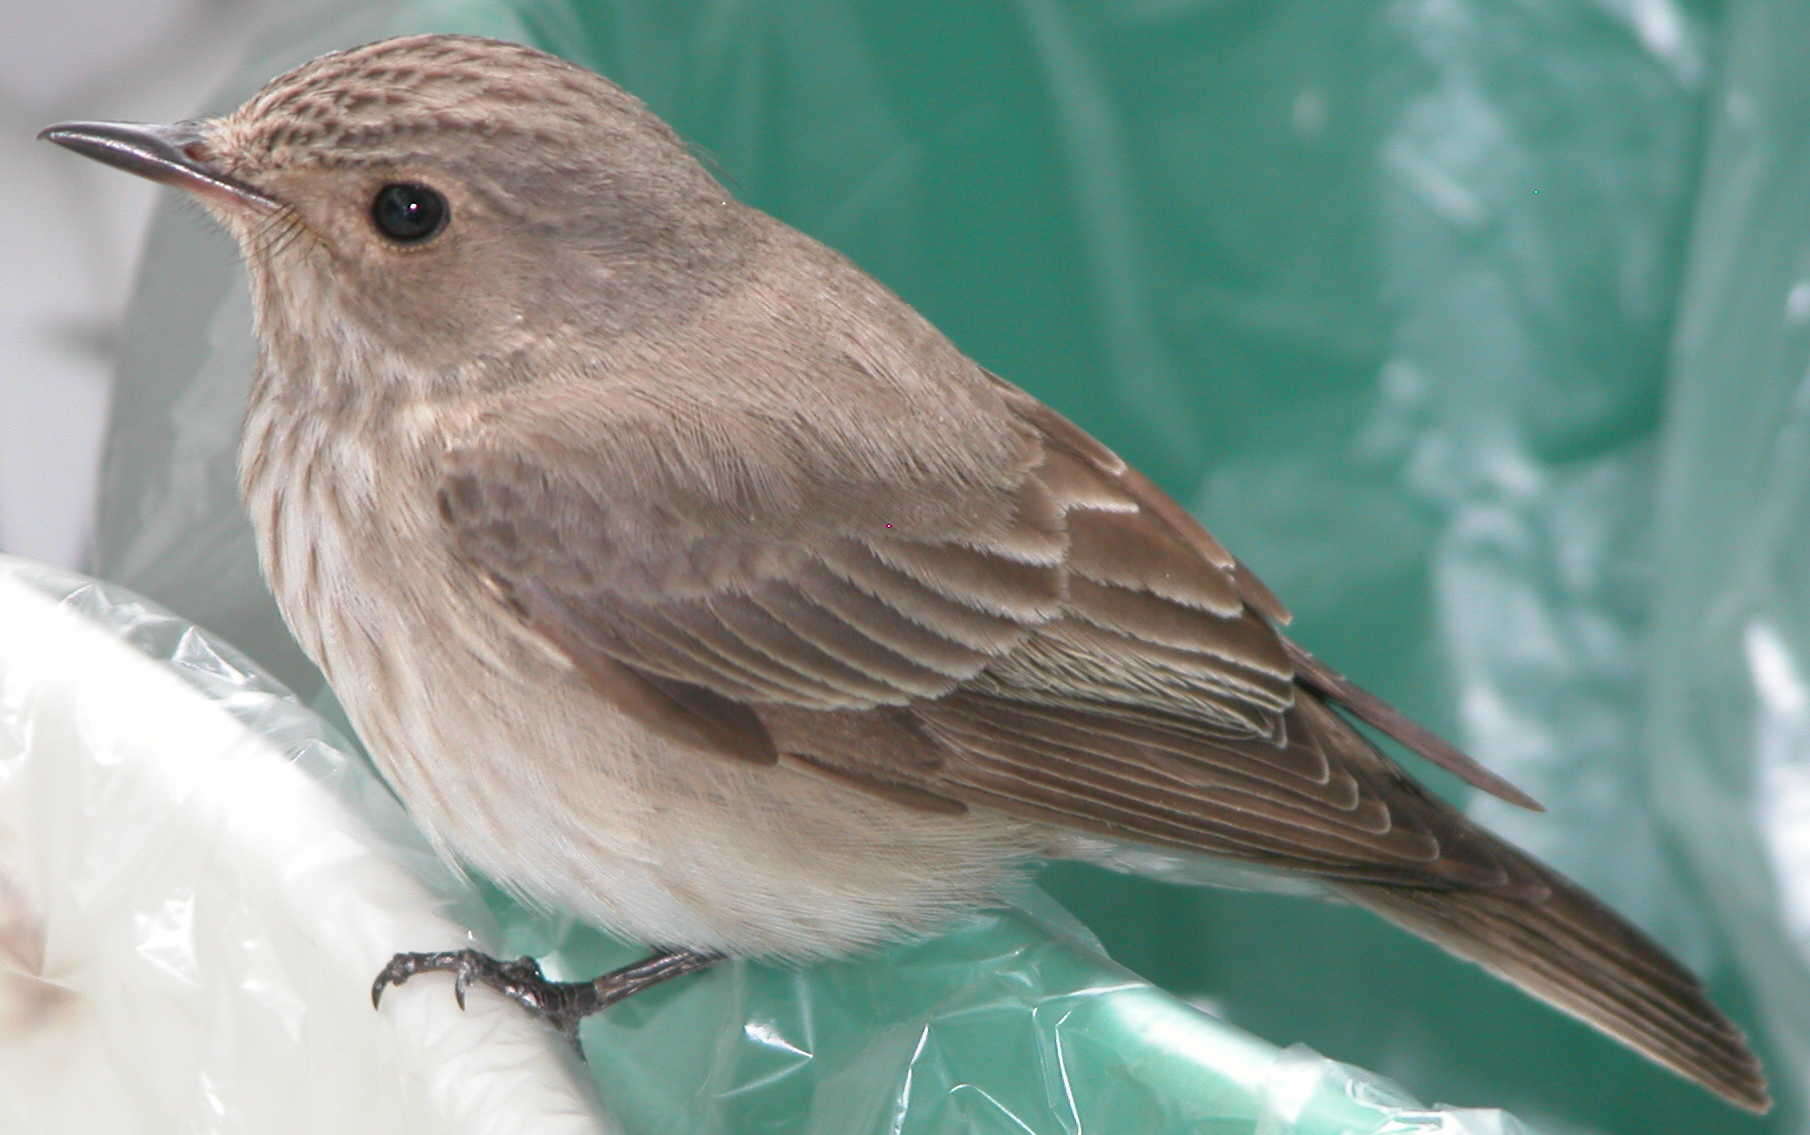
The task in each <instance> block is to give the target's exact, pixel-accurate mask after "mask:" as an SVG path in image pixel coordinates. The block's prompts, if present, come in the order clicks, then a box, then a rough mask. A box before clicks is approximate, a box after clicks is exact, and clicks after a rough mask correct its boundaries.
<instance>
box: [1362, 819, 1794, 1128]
mask: <svg viewBox="0 0 1810 1135" xmlns="http://www.w3.org/2000/svg"><path fill="white" fill-rule="evenodd" d="M1504 848H1505V849H1506V845H1504ZM1511 854H1513V855H1514V857H1515V858H1516V859H1517V860H1519V861H1521V862H1524V863H1525V864H1526V865H1527V866H1528V868H1530V870H1531V871H1532V872H1533V873H1534V874H1536V875H1538V877H1539V878H1541V879H1542V880H1543V881H1545V882H1546V883H1547V884H1548V885H1549V886H1550V887H1551V895H1550V896H1549V897H1547V898H1545V899H1543V900H1529V899H1525V898H1510V897H1504V896H1501V895H1494V894H1489V893H1486V892H1475V891H1459V890H1437V889H1417V888H1407V887H1400V886H1393V887H1392V886H1380V885H1373V884H1366V883H1349V884H1340V885H1339V890H1340V891H1341V892H1343V893H1344V894H1345V895H1346V896H1347V897H1349V898H1350V899H1351V900H1352V901H1353V902H1356V903H1358V904H1359V905H1361V906H1365V907H1368V908H1370V909H1371V910H1373V911H1375V912H1377V913H1378V914H1380V915H1382V916H1383V917H1384V918H1387V919H1389V920H1390V921H1392V922H1395V923H1397V924H1398V925H1400V926H1402V927H1403V928H1405V929H1408V930H1411V931H1413V932H1414V933H1416V934H1418V935H1420V936H1421V937H1423V938H1425V939H1427V940H1428V941H1430V942H1433V943H1436V944H1437V945H1440V946H1442V947H1444V948H1445V949H1447V950H1449V951H1451V952H1452V953H1454V954H1456V955H1458V956H1459V957H1461V958H1467V959H1469V960H1471V961H1474V962H1477V963H1479V964H1481V965H1482V966H1483V967H1484V968H1485V969H1487V970H1489V971H1490V972H1491V973H1493V974H1495V975H1496V976H1498V977H1500V978H1502V979H1504V980H1506V981H1509V982H1512V983H1513V984H1515V985H1517V986H1520V987H1521V988H1522V989H1524V990H1526V991H1527V992H1529V993H1531V994H1533V995H1534V996H1536V997H1539V998H1541V999H1542V1000H1544V1001H1546V1002H1547V1003H1549V1004H1551V1005H1553V1006H1554V1007H1555V1008H1558V1009H1562V1010H1564V1011H1565V1012H1567V1013H1570V1014H1571V1015H1572V1016H1574V1017H1577V1018H1578V1019H1579V1020H1581V1021H1583V1022H1584V1023H1586V1024H1588V1025H1591V1026H1593V1027H1595V1028H1598V1029H1600V1030H1602V1031H1603V1032H1605V1033H1607V1034H1609V1035H1610V1036H1612V1037H1614V1038H1616V1039H1617V1040H1619V1041H1621V1042H1623V1043H1624V1044H1627V1045H1628V1046H1629V1047H1631V1048H1633V1049H1635V1050H1636V1051H1637V1052H1640V1053H1641V1054H1642V1055H1644V1056H1646V1057H1647V1058H1648V1059H1650V1060H1653V1061H1655V1062H1657V1063H1659V1064H1662V1065H1664V1066H1665V1067H1667V1068H1670V1069H1671V1070H1672V1071H1674V1072H1676V1073H1678V1074H1679V1075H1681V1076H1683V1077H1685V1078H1686V1079H1688V1080H1694V1081H1696V1082H1697V1083H1699V1084H1701V1085H1703V1086H1704V1087H1706V1088H1708V1089H1709V1090H1710V1091H1712V1092H1715V1093H1716V1094H1717V1095H1719V1096H1722V1097H1723V1098H1724V1099H1726V1100H1728V1101H1729V1102H1730V1103H1733V1104H1736V1105H1738V1106H1740V1107H1743V1108H1746V1109H1747V1110H1749V1111H1752V1112H1756V1113H1759V1112H1765V1111H1766V1110H1768V1109H1769V1108H1770V1107H1771V1106H1772V1100H1771V1098H1770V1096H1768V1094H1767V1091H1766V1077H1765V1073H1764V1072H1762V1071H1761V1069H1760V1062H1759V1061H1758V1060H1757V1059H1755V1057H1754V1055H1753V1053H1752V1052H1751V1051H1750V1050H1749V1049H1748V1047H1747V1042H1746V1039H1745V1038H1744V1037H1743V1036H1742V1035H1741V1031H1740V1030H1739V1029H1737V1028H1736V1027H1735V1026H1734V1025H1733V1024H1731V1023H1730V1022H1729V1020H1728V1018H1726V1017H1724V1016H1723V1015H1722V1013H1721V1011H1720V1010H1718V1009H1717V1008H1716V1007H1715V1006H1714V1005H1712V1004H1710V1001H1709V998H1708V997H1706V996H1704V993H1703V987H1702V985H1701V984H1699V983H1698V981H1697V979H1696V978H1695V977H1693V976H1691V974H1690V973H1688V972H1687V971H1686V970H1685V969H1684V968H1683V967H1682V966H1680V965H1679V964H1678V963H1677V962H1675V961H1673V960H1672V959H1671V957H1670V956H1669V955H1667V954H1666V952H1665V951H1664V950H1662V949H1660V948H1659V946H1658V945H1656V944H1655V943H1654V942H1653V941H1652V940H1651V939H1649V938H1648V937H1647V936H1646V935H1644V934H1642V933H1641V932H1640V931H1639V930H1636V929H1635V928H1634V927H1633V926H1631V925H1629V924H1628V923H1627V921H1626V920H1624V919H1623V918H1621V916H1619V915H1617V914H1616V913H1615V912H1614V911H1612V910H1610V909H1609V908H1608V907H1606V906H1604V905H1603V904H1602V903H1600V902H1598V901H1597V900H1596V899H1594V898H1592V897H1591V896H1590V895H1589V894H1587V893H1585V892H1584V890H1583V888H1581V887H1579V886H1577V885H1576V884H1575V883H1572V882H1571V881H1570V880H1568V879H1566V878H1564V877H1563V876H1561V875H1559V874H1558V873H1557V872H1555V871H1553V870H1551V869H1550V868H1547V867H1544V866H1542V865H1540V864H1537V863H1535V862H1533V861H1532V860H1531V859H1528V858H1527V857H1526V856H1525V855H1522V854H1521V853H1519V852H1511Z"/></svg>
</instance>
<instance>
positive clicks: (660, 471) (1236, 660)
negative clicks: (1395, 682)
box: [439, 384, 1527, 890]
mask: <svg viewBox="0 0 1810 1135" xmlns="http://www.w3.org/2000/svg"><path fill="white" fill-rule="evenodd" d="M993 395H994V396H995V397H996V398H997V403H996V405H997V410H998V414H999V422H998V423H997V426H996V428H997V429H1000V430H1005V431H1011V432H1012V433H1013V434H1014V436H1015V438H1016V444H1014V445H1013V446H1012V447H1010V448H1009V449H1008V450H1006V453H1007V457H1008V459H1007V460H1004V461H1001V462H999V463H998V464H997V465H996V466H995V467H992V468H986V469H981V470H977V471H974V472H973V473H972V474H971V475H968V476H966V477H965V478H964V480H963V481H962V483H961V484H960V485H959V490H960V491H959V493H958V494H955V495H953V496H952V495H951V494H950V486H948V485H947V484H941V483H938V484H925V485H919V486H915V487H914V486H906V487H905V488H904V489H898V487H897V486H886V485H875V484H872V483H870V482H864V481H862V480H861V479H860V478H859V477H858V476H850V477H845V478H840V479H838V478H832V477H826V476H824V475H823V472H822V470H821V469H816V470H809V471H800V473H799V475H798V476H797V477H795V478H794V479H795V480H799V481H805V482H809V481H810V480H811V478H810V477H808V476H805V475H804V474H805V473H807V472H808V473H814V474H815V477H816V480H815V481H814V483H809V484H807V485H806V487H805V488H803V489H798V490H796V491H791V490H780V489H775V488H773V487H772V486H767V487H765V489H762V488H761V487H760V486H758V485H755V484H754V483H753V482H752V481H751V480H750V479H749V478H748V477H747V476H746V475H740V476H738V475H735V473H734V470H735V469H737V468H741V469H746V468H748V467H749V465H748V463H747V462H745V461H743V462H742V463H741V464H740V465H736V464H734V462H732V461H730V459H729V458H727V457H713V456H710V455H708V454H706V455H701V456H700V455H699V454H697V453H695V452H692V453H689V454H688V460H690V461H691V462H692V464H690V465H684V464H681V463H680V461H679V460H678V459H677V458H675V457H674V454H675V453H678V452H682V451H683V449H684V447H683V445H682V444H681V442H682V441H683V440H684V439H682V438H680V437H664V438H662V437H660V436H659V431H660V430H661V429H662V428H671V427H670V426H669V425H666V424H664V423H662V422H661V421H658V420H651V419H646V418H643V419H639V420H637V421H636V422H635V423H634V428H633V430H632V431H631V430H629V429H626V428H620V427H618V428H613V429H607V430H604V431H602V432H601V434H600V436H602V437H607V438H608V439H609V440H608V441H607V442H601V441H596V442H593V441H588V440H587V439H582V438H571V437H570V436H566V435H562V433H561V423H560V422H557V421H550V420H541V419H539V418H537V417H536V416H535V415H534V413H533V411H532V409H529V408H521V407H517V408H515V409H514V410H513V411H512V412H511V413H510V414H509V415H507V416H506V417H503V418H500V419H498V420H497V421H495V422H493V423H492V424H491V425H490V426H488V427H487V429H486V430H485V431H484V432H483V433H481V434H480V435H479V436H478V438H477V440H475V441H474V442H473V443H472V444H468V445H466V446H463V447H461V448H459V449H457V450H456V451H454V452H453V453H452V454H451V455H450V457H449V459H448V468H447V473H446V476H445V479H444V482H443V485H442V489H441V492H440V497H439V506H440V513H441V516H442V518H443V519H444V521H445V523H446V526H447V533H448V535H449V537H450V539H451V540H452V542H453V545H454V547H455V548H456V549H457V551H458V553H459V554H460V555H461V556H462V557H463V558H464V559H465V560H466V561H467V562H469V563H470V564H471V565H472V566H473V567H474V568H475V569H476V570H478V571H480V572H481V573H482V574H483V576H484V578H485V579H486V580H487V582H488V583H489V584H490V585H491V586H492V587H493V588H494V589H495V590H496V591H497V592H499V593H500V594H501V595H503V596H504V597H505V598H506V600H507V601H508V602H509V603H510V604H511V605H512V606H513V607H514V608H515V609H516V610H517V611H518V612H519V613H520V615H521V617H522V618H524V619H525V620H526V622H527V623H528V624H529V626H531V627H532V628H534V629H535V630H536V631H538V632H539V633H540V634H542V635H543V636H545V637H546V638H547V639H549V640H550V641H551V642H553V643H554V644H555V645H557V646H558V647H559V649H561V650H562V651H563V652H564V653H565V654H566V655H567V656H568V657H570V658H571V659H572V660H573V661H574V663H575V664H576V665H577V666H579V667H580V668H581V669H582V670H583V671H584V672H585V673H586V674H588V675H590V677H591V678H592V680H593V682H594V684H596V685H597V687H598V688H599V689H600V690H601V691H602V692H604V693H605V694H606V696H609V697H611V698H612V699H613V700H614V701H615V702H616V703H617V704H618V705H619V706H620V707H621V708H623V709H624V711H625V712H629V713H632V714H635V715H636V716H638V717H640V718H641V719H642V720H644V721H646V722H649V723H650V724H652V725H654V726H655V727H657V728H661V729H663V730H665V731H666V732H667V733H668V734H669V735H671V736H674V737H676V738H678V739H681V740H684V741H687V742H689V743H692V744H694V745H697V746H699V747H700V748H703V749H705V750H706V751H709V752H713V753H717V754H719V755H724V756H728V757H733V758H736V759H741V760H751V761H757V762H769V761H773V760H776V759H780V758H782V757H783V758H790V759H797V760H802V761H804V762H807V763H808V764H810V765H812V766H814V767H816V768H819V769H821V770H823V771H824V772H826V773H827V774H831V775H837V776H840V777H841V778H843V779H845V780H847V781H849V782H850V783H855V784H859V785H862V786H864V787H867V788H869V789H870V790H873V791H878V792H883V793H887V794H889V795H891V796H892V797H893V798H895V799H901V800H905V801H908V802H911V803H914V804H916V805H918V806H922V807H941V808H950V807H960V806H962V805H984V806H986V807H990V808H995V809H1000V810H1003V811H1007V812H1011V813H1014V814H1018V815H1021V816H1025V817H1030V818H1035V819H1040V820H1045V821H1050V822H1054V823H1058V824H1064V825H1067V826H1071V827H1076V828H1081V829H1084V830H1089V831H1094V832H1097V833H1101V834H1106V835H1111V836H1116V837H1121V838H1127V839H1132V840H1140V841H1143V842H1148V843H1157V844H1163V845H1168V846H1173V847H1180V848H1186V849H1190V850H1196V851H1205V852H1211V853H1215V854H1219V855H1225V856H1231V857H1236V858H1240V859H1245V860H1250V861H1256V862H1261V863H1267V864H1272V865H1275V866H1278V867H1288V868H1295V869H1300V870H1306V871H1311V872H1313V873H1315V874H1320V875H1325V876H1328V877H1336V878H1348V879H1360V880H1375V881H1413V882H1421V883H1432V884H1435V885H1443V886H1451V885H1466V886H1486V887H1495V888H1507V889H1510V890H1515V889H1517V888H1524V887H1525V886H1526V885H1527V880H1526V879H1524V878H1522V877H1520V876H1519V875H1518V874H1517V873H1516V872H1515V871H1513V870H1512V869H1511V868H1510V867H1509V866H1507V865H1505V861H1504V860H1503V859H1502V857H1501V856H1499V855H1497V854H1494V853H1493V852H1492V851H1491V850H1490V849H1489V847H1488V845H1486V844H1484V843H1481V842H1479V841H1476V840H1474V839H1472V838H1470V836H1469V834H1468V827H1467V825H1465V823H1464V822H1463V820H1462V819H1461V818H1460V817H1458V816H1457V815H1456V814H1455V813H1453V812H1451V811H1450V810H1449V809H1446V808H1444V807H1443V806H1440V805H1437V804H1436V803H1435V802H1432V801H1430V800H1429V798H1428V797H1426V796H1425V795H1424V794H1423V793H1421V791H1420V790H1419V789H1418V788H1417V787H1415V786H1414V785H1413V784H1412V783H1411V782H1409V781H1408V780H1407V779H1406V778H1405V777H1404V776H1402V775H1401V774H1400V773H1399V772H1398V771H1397V770H1396V769H1395V768H1394V767H1393V766H1392V765H1391V764H1390V763H1389V762H1388V761H1386V760H1384V759H1383V758H1382V757H1380V756H1379V755H1378V754H1377V753H1376V752H1375V750H1374V749H1373V748H1372V747H1371V746H1370V745H1369V744H1367V743H1366V742H1365V741H1364V740H1363V739H1362V738H1361V737H1360V736H1359V735H1358V734H1357V733H1356V732H1355V731H1354V730H1353V729H1352V728H1351V727H1350V726H1349V725H1347V724H1346V723H1345V722H1343V721H1342V720H1341V719H1339V718H1338V716H1337V715H1336V714H1334V713H1333V712H1331V711H1329V710H1328V709H1327V708H1326V707H1325V706H1323V705H1322V704H1321V703H1320V702H1319V701H1318V700H1317V699H1316V698H1315V697H1314V696H1312V694H1310V693H1306V692H1304V691H1303V690H1302V689H1301V687H1300V686H1299V685H1298V684H1297V681H1296V661H1295V657H1294V656H1292V655H1291V653H1290V650H1289V648H1288V647H1287V646H1286V645H1285V644H1284V642H1283V641H1282V639H1281V638H1280V637H1279V636H1278V635H1277V633H1276V632H1275V630H1274V629H1273V628H1272V626H1271V623H1270V619H1271V618H1282V617H1286V612H1285V611H1284V610H1283V609H1282V607H1281V606H1280V604H1278V603H1277V602H1276V601H1275V599H1274V598H1273V597H1271V596H1270V595H1269V593H1268V592H1267V591H1266V590H1264V589H1263V588H1262V585H1261V584H1259V583H1258V582H1257V581H1256V580H1255V579H1254V578H1253V577H1252V576H1251V575H1250V574H1249V573H1248V572H1246V571H1245V570H1243V568H1242V567H1241V566H1240V565H1239V564H1238V563H1237V562H1236V561H1235V560H1234V559H1233V558H1232V557H1231V556H1230V555H1229V554H1227V553H1226V552H1225V551H1224V549H1223V548H1221V547H1220V546H1219V545H1218V544H1217V543H1216V542H1214V541H1213V539H1212V537H1211V536H1209V535H1208V534H1207V533H1206V532H1205V530H1204V529H1202V528H1200V527H1199V526H1198V525H1197V524H1195V523H1194V522H1193V521H1192V520H1190V519H1189V518H1188V517H1187V516H1186V514H1185V513H1183V512H1182V510H1181V509H1180V508H1178V507H1177V506H1176V505H1175V504H1174V503H1173V502H1172V501H1170V500H1169V498H1167V497H1166V496H1163V495H1162V494H1161V493H1160V492H1159V491H1157V490H1156V489H1155V488H1154V487H1153V486H1151V485H1150V484H1149V483H1148V482H1147V481H1145V480H1144V479H1143V478H1141V477H1139V476H1138V475H1137V474H1135V473H1134V472H1133V471H1131V470H1129V469H1128V468H1127V467H1126V466H1125V465H1124V463H1123V462H1122V461H1120V460H1119V459H1118V458H1117V457H1116V456H1115V455H1114V454H1112V453H1111V452H1110V451H1108V450H1107V449H1105V448H1104V447H1102V446H1100V445H1099V444H1098V443H1097V442H1095V441H1093V440H1092V439H1091V438H1089V437H1088V436H1087V435H1086V434H1084V433H1083V432H1081V431H1080V430H1079V429H1077V428H1076V427H1074V426H1073V425H1071V424H1070V423H1068V422H1067V421H1065V420H1064V419H1062V418H1061V417H1060V416H1058V415H1056V414H1055V413H1054V412H1052V411H1049V410H1048V409H1046V408H1044V407H1042V406H1041V405H1040V404H1038V403H1036V402H1035V401H1034V400H1032V399H1030V398H1029V397H1028V396H1025V395H1023V394H1022V393H1020V392H1018V391H1016V390H1015V389H1013V388H1011V387H1009V386H1005V385H1004V384H999V385H998V386H997V387H995V388H993ZM748 428H749V430H750V432H749V433H747V434H746V435H744V436H742V437H740V438H736V439H733V441H734V443H735V445H737V446H738V447H740V448H742V449H746V450H750V451H753V452H755V453H756V454H765V455H766V456H767V458H768V463H767V464H765V465H763V466H762V467H763V468H767V469H771V468H772V467H774V466H777V467H778V468H780V469H781V470H786V469H789V468H790V469H796V465H795V464H788V463H796V462H797V461H798V460H799V458H798V457H797V456H796V455H797V454H798V453H799V452H800V451H801V450H802V451H807V452H809V453H810V454H811V457H810V458H809V460H812V461H817V462H820V463H821V462H823V461H824V460H826V458H825V456H824V452H825V450H828V449H831V448H833V447H832V446H831V445H830V444H829V443H828V442H826V441H824V440H823V439H806V440H805V442H804V443H803V444H800V442H799V439H798V438H797V437H796V436H795V435H789V434H786V433H785V429H790V430H797V429H799V428H804V427H801V426H799V425H798V424H796V423H793V424H790V425H788V426H787V427H785V429H781V430H780V432H779V433H777V434H776V433H775V432H774V431H775V429H776V428H778V427H775V426H774V425H773V424H772V423H764V424H750V425H749V427H748ZM523 431H526V436H525V435H524V433H523ZM650 431H651V432H650ZM631 434H632V436H634V437H638V438H642V439H643V441H642V443H641V444H642V446H643V449H642V450H641V451H638V455H637V456H636V457H635V458H634V459H633V460H630V461H627V462H626V463H625V459H624V456H623V455H622V454H621V453H614V454H611V455H609V456H604V455H602V454H601V453H600V451H602V450H604V449H606V448H608V449H612V450H615V449H620V448H622V447H624V446H629V447H631V448H632V447H633V445H634V444H635V443H633V442H631V441H630V440H629V439H630V436H631ZM527 436H531V437H532V438H533V440H534V442H535V444H532V445H530V444H525V441H526V437H527ZM688 436H689V437H690V439H691V440H692V442H693V443H694V445H695V442H696V441H697V439H698V437H699V436H700V434H699V432H698V431H695V430H694V431H692V432H691V433H690V434H689V435H688ZM554 439H559V441H558V443H557V444H556V443H555V441H554ZM649 439H651V440H649ZM587 446H588V447H590V449H589V451H587V449H586V448H584V447H587ZM537 453H538V454H540V455H542V456H540V457H539V459H538V460H537V459H536V458H534V457H531V456H530V454H537ZM546 455H551V456H552V457H553V458H554V459H553V460H549V459H548V457H547V456H546ZM847 464H848V466H849V467H850V468H860V467H862V465H863V464H864V463H863V462H861V461H859V460H854V459H850V460H849V461H848V462H847ZM628 466H632V467H633V472H632V473H631V472H628V471H627V467H628ZM599 470H609V471H612V472H614V473H615V476H614V478H607V477H606V478H603V479H599V478H598V471H599ZM891 491H899V492H902V493H908V494H911V495H912V497H913V499H912V500H911V501H910V502H909V503H908V504H904V505H900V506H897V507H893V506H889V504H888V503H887V493H888V492H891ZM763 492H764V493H765V495H763ZM813 494H815V495H814V496H813ZM938 494H941V499H938ZM927 497H928V498H929V500H930V503H929V505H928V507H927V505H926V499H925V498H927ZM775 500H784V501H787V502H789V503H790V505H791V507H790V508H789V509H788V510H786V511H784V512H782V511H780V509H778V508H777V507H776V506H775V504H774V501H775ZM851 502H852V503H851ZM926 515H928V516H929V518H930V519H928V520H927V519H926ZM888 516H896V517H898V518H899V519H898V520H896V521H888V520H887V519H886V518H887V517H888Z"/></svg>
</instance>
